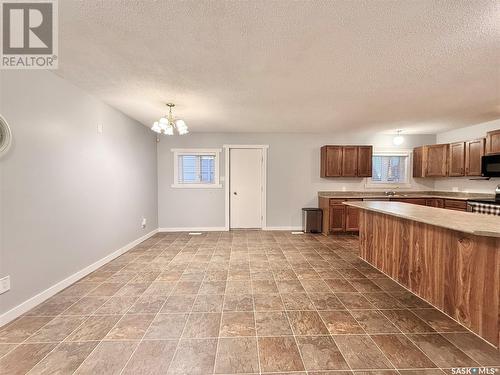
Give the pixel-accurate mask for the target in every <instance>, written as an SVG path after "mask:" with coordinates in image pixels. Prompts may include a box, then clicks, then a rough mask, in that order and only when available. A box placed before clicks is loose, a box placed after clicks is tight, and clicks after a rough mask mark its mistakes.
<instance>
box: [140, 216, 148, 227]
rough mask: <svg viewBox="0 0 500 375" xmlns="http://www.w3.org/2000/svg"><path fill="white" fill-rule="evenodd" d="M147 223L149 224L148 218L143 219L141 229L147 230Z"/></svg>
mask: <svg viewBox="0 0 500 375" xmlns="http://www.w3.org/2000/svg"><path fill="white" fill-rule="evenodd" d="M146 223H147V221H146V218H145V217H143V218H142V222H141V227H142V229H144V228H146Z"/></svg>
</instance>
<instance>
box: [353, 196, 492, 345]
mask: <svg viewBox="0 0 500 375" xmlns="http://www.w3.org/2000/svg"><path fill="white" fill-rule="evenodd" d="M344 204H346V205H348V206H350V207H355V208H357V209H358V210H360V217H359V219H360V222H359V234H360V257H361V258H362V259H363V260H365V261H366V262H368V263H370V264H371V265H373V266H374V267H376V268H377V269H379V270H380V271H382V272H383V273H385V274H386V275H388V276H389V277H391V278H392V279H394V280H395V281H397V282H398V283H400V284H401V285H403V286H404V287H406V288H407V289H409V290H410V291H412V292H413V293H415V294H416V295H418V296H419V297H421V298H423V299H424V300H425V301H427V302H429V303H430V304H432V305H434V306H435V307H436V308H438V309H440V310H441V311H443V312H444V313H446V314H448V315H449V316H451V317H452V318H454V319H455V320H457V321H458V322H460V323H461V324H463V325H464V326H466V327H467V328H469V329H470V330H471V331H473V332H475V333H477V334H478V335H479V336H481V337H483V338H484V339H485V340H486V341H488V342H490V343H491V344H493V345H494V346H496V347H499V343H500V335H499V312H500V308H499V294H500V218H499V217H496V216H488V215H479V214H473V213H468V212H455V211H453V212H451V211H449V210H444V209H441V208H434V207H426V206H419V205H414V204H408V203H400V202H377V201H365V202H355V201H351V202H345V203H344Z"/></svg>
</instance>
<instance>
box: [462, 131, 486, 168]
mask: <svg viewBox="0 0 500 375" xmlns="http://www.w3.org/2000/svg"><path fill="white" fill-rule="evenodd" d="M484 147H485V139H484V138H481V139H476V140H474V141H468V142H466V143H465V175H466V176H481V157H482V156H483V155H484Z"/></svg>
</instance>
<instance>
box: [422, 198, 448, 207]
mask: <svg viewBox="0 0 500 375" xmlns="http://www.w3.org/2000/svg"><path fill="white" fill-rule="evenodd" d="M425 205H426V206H429V207H436V208H444V199H441V198H430V199H426V200H425Z"/></svg>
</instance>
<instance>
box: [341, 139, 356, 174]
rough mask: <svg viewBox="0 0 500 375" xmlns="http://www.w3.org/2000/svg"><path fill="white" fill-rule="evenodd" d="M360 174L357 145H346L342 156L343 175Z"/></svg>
mask: <svg viewBox="0 0 500 375" xmlns="http://www.w3.org/2000/svg"><path fill="white" fill-rule="evenodd" d="M357 175H358V148H357V147H356V146H344V153H343V156H342V176H344V177H356V176H357Z"/></svg>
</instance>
